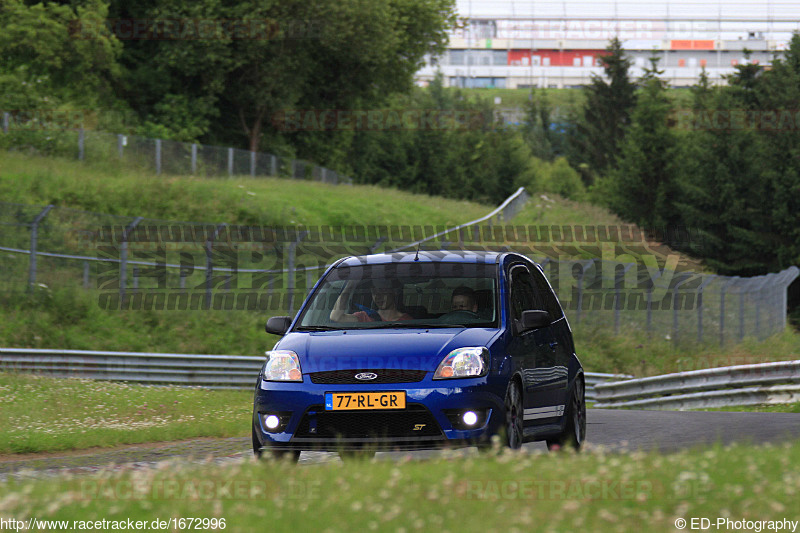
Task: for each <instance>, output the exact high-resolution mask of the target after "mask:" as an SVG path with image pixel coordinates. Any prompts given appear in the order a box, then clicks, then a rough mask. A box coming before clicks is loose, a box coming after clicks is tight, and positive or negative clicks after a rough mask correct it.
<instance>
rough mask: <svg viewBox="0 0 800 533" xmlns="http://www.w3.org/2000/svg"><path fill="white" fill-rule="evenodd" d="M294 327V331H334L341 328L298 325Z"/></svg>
mask: <svg viewBox="0 0 800 533" xmlns="http://www.w3.org/2000/svg"><path fill="white" fill-rule="evenodd" d="M294 329H295V331H336V330H340V329H342V328H336V327H333V326H298V327H296V328H294Z"/></svg>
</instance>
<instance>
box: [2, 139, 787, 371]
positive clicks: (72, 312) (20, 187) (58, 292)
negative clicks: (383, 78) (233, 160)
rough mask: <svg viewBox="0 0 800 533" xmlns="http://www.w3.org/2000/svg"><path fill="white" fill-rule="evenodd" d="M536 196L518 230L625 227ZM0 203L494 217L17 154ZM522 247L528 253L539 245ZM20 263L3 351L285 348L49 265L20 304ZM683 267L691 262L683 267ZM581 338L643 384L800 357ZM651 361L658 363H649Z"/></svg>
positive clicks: (199, 212) (363, 194)
mask: <svg viewBox="0 0 800 533" xmlns="http://www.w3.org/2000/svg"><path fill="white" fill-rule="evenodd" d="M531 196H532V197H531V200H530V201H529V202H528V204H527V205H526V206H525V208H524V209H523V210H522V211H521V212H519V213H518V214H517V216H516V217H515V218H514V219H513V220H512V221H510V224H511V225H514V226H515V227H525V226H529V225H530V226H536V227H546V226H558V227H562V228H563V227H565V226H566V227H571V226H572V227H575V226H579V227H587V226H594V227H597V226H619V225H620V224H621V222H620V220H619V219H618V218H617V217H615V216H614V215H612V214H610V213H609V212H607V211H606V210H604V209H602V208H599V207H597V206H592V205H589V204H584V203H578V202H572V201H568V200H564V199H561V198H558V197H556V196H553V195H546V194H542V193H533V194H532V195H531ZM0 201H3V202H15V203H22V204H36V205H46V204H55V205H58V206H61V207H70V208H75V209H81V210H89V211H93V212H96V213H107V214H116V215H126V216H143V217H147V218H153V219H160V220H162V221H163V220H167V221H181V220H182V221H210V222H221V221H224V222H227V223H229V224H261V225H273V224H275V225H281V224H289V225H296V224H306V225H325V224H329V225H350V224H353V225H370V224H376V225H408V224H413V225H420V226H425V225H429V226H434V227H436V226H446V227H450V226H454V225H458V224H462V223H464V222H467V221H469V220H473V219H476V218H479V217H482V216H484V215H486V214H487V213H489V212H490V211H491V210H492V209H494V207H495V206H490V205H481V204H477V203H473V202H466V201H453V200H447V199H443V198H433V197H428V196H422V195H414V194H409V193H406V192H401V191H397V190H392V189H381V188H378V187H374V186H331V185H325V184H320V183H312V182H301V181H291V180H280V179H261V178H260V179H251V178H233V179H197V178H191V177H158V176H153V175H149V174H144V173H139V172H132V171H129V170H126V169H121V168H117V167H115V166H114V165H112V164H107V165H101V166H96V165H91V166H90V165H84V164H81V163H79V162H75V161H70V160H65V159H48V158H40V157H33V156H26V155H21V154H13V153H0ZM26 222H30V221H29V220H28V221H26ZM5 231H9V228H5ZM494 244H495V245H496V244H498V243H494ZM500 244H502V243H500ZM508 244H512V245H513V244H514V243H512V242H510V241H508ZM516 244H518V245H520V246H521V247H522V248H524V247H525V245H526V244H528V243H516ZM547 246H552V245H551V244H548V245H547ZM540 248H541V247H540ZM554 250H555V251H557V252H558V251H560V249H559V250H556V249H554ZM362 253H363V252H362ZM532 255H533V254H532ZM11 257H16V261H17V263H18V266H19V267H20V268H19V269H17V270H14V272H19V273H21V274H20V275H17V276H14V277H13V279H9V277H10V276H9V273H8V272H9V271H10V270H9V271H7V272H6V279H5V281H4V285H3V288H4V289H6V290H4V291H3V292H2V293H0V346H10V347H31V348H45V347H47V348H66V349H87V350H129V351H153V352H179V353H220V354H221V353H227V354H247V355H254V354H260V353H263V351H264V350H265V349H268V348H269V347H270V346H271V345H272V343H273V342H274V338H272V339H271V338H270V337H269V336H267V335H266V334H264V333H263V324H264V321H265V320H266V318H267V317H268V316H270V315H272V314H281V313H280V312H279V311H274V312H271V311H236V310H232V311H220V310H206V311H203V310H200V311H176V310H173V311H142V310H140V311H105V310H103V309H101V307H100V306H99V305H98V300H97V291H96V290H95V289H96V287H95V286H94V284H93V285H90V288H89V289H88V290H87V289H83V288H81V287H80V277H79V272H80V271H78V273H77V274H76V273H75V272H73V271H71V270H63V269H64V263H63V262H61V263H59V262H57V261H51V262H47V261H45V260H44V259H41V260H40V264H41V265H48V268H50V270H47V271H46V272H45V273H44V274H43V275H42V278H43V279H44V281H46V282H47V283H45V285H47V286H46V287H39V288H37V291H36V292H35V294H34V296H33V297H21V296H22V295H23V292H22V291H23V290H24V287H25V280H26V277H25V274H24V273H25V272H27V271H26V270H25V268H26V266H25V265H27V258H26V257H25V256H20V255H16V256H14V255H12V254H2V255H1V256H0V259H3V260H5V261H9V260H10V259H9V258H11ZM682 261H689V259H688V258H685V257H683V258H682ZM48 275H49V277H48ZM92 280H94V274H93V277H92ZM98 283H99V282H98ZM187 286H188V285H187ZM573 327H574V329H575V330H576V339H577V341H578V344H579V346H580V348H579V351H580V354H581V358H582V360H583V361H584V364H585V365H586V366H587V368H588V369H590V370H594V371H610V372H630V373H635V374H638V375H643V374H652V373H659V372H664V371H670V370H676V369H681V368H683V367H685V364H686V361H687V360H688V358H690V357H692V356H693V355H694V354H698V353H700V354H706V355H704V356H703V357H706V358H708V359H705V360H707V362H708V364H704V365H698V366H694V367H695V368H699V367H705V366H715V365H722V364H726V362H729V361H731V360H732V359H731V358H735V362H737V363H741V362H749V361H762V360H777V359H786V358H792V357H793V354H797V353H798V351H799V350H798V346H800V341H798V337H797V335H793V334H787V335H786V336H784V337H783V338H782V339H781V340H780V341H775V342H774V343H773V345H772V347H771V349H770V351H769V354H768V355H764V350H763V348H761V344H759V343H754V342H749V343H748V344H745V345H740V346H734V347H727V348H726V349H725V350H720V349H719V348H718V346H716V345H709V346H706V347H702V348H700V347H696V346H687V347H680V348H676V347H674V346H673V345H672V343H670V342H669V341H668V340H665V339H663V338H654V339H648V338H646V337H645V336H644V335H639V334H637V333H635V332H632V331H628V332H626V334H625V335H623V336H620V337H616V336H614V335H613V331H612V330H611V329H610V328H608V327H606V326H604V325H603V324H601V323H583V324H579V325H576V324H573ZM645 353H647V354H648V355H647V356H643V354H645ZM682 365H683V366H682Z"/></svg>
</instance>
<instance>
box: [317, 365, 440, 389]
mask: <svg viewBox="0 0 800 533" xmlns="http://www.w3.org/2000/svg"><path fill="white" fill-rule="evenodd" d="M362 372H372V373H373V374H376V375H377V376H378V377H377V378H375V379H370V380H360V379H356V377H355V376H356V374H360V373H362ZM427 373H428V372H427V371H425V370H405V369H400V368H387V369H382V370H331V371H328V372H312V373H310V374H308V376H309V377H310V378H311V383H320V384H323V385H355V384H357V383H362V384H365V385H371V384H373V383H416V382H418V381H422V380H423V379H424V378H425V374H427Z"/></svg>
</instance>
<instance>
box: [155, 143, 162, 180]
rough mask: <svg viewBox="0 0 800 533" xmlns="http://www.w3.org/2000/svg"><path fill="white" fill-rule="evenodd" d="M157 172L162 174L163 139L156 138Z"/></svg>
mask: <svg viewBox="0 0 800 533" xmlns="http://www.w3.org/2000/svg"><path fill="white" fill-rule="evenodd" d="M156 174H161V139H156Z"/></svg>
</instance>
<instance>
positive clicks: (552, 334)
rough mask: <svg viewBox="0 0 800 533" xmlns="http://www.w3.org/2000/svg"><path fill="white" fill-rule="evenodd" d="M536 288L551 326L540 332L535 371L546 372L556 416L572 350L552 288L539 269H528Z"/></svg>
mask: <svg viewBox="0 0 800 533" xmlns="http://www.w3.org/2000/svg"><path fill="white" fill-rule="evenodd" d="M531 274H532V276H533V281H534V284H535V290H536V294H535V299H536V302H537V305H541V306H542V307H541V309H544V310H545V311H547V312H548V313H549V314H550V318H551V320H552V323H551V324H550V325H549V326H547V327H546V328H542V329H541V339H540V340H541V342H540V343H539V344H537V352H536V353H537V361H536V367H537V368H540V369H545V368H546V369H547V371H548V378H547V385H546V387H545V389H546V395H547V396H548V398H549V399H548V402H549V404H550V405H552V406H554V408H555V411H556V413H557V415H558V416H560V414H562V413H563V411H564V409H565V406H566V398H567V392H568V387H569V361H570V356H571V354H572V353H573V352H574V350H575V348H574V346H573V344H572V334H571V332H570V329H569V325H568V324H567V319H566V318H565V316H564V311H563V310H562V309H561V304H559V303H558V298H556V296H555V293H553V289H552V287H550V284H549V283H548V282H547V279H546V278H545V276H544V273H543V272H542V271H541V269H540V268H539V267H538V266H535V267H533V268H531Z"/></svg>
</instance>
